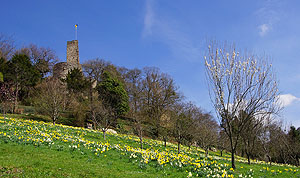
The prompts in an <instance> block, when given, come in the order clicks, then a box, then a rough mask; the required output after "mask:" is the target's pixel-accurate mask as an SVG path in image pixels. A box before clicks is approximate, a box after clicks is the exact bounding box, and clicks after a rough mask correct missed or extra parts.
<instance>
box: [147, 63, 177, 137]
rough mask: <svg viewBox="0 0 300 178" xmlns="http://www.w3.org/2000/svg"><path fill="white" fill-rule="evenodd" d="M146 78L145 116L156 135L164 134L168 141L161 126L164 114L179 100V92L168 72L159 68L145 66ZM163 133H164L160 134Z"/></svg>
mask: <svg viewBox="0 0 300 178" xmlns="http://www.w3.org/2000/svg"><path fill="white" fill-rule="evenodd" d="M144 72H145V78H144V79H143V81H142V85H143V89H144V92H143V96H142V100H143V101H144V103H143V105H144V110H145V113H146V114H145V116H146V117H147V118H148V121H149V123H150V124H151V126H152V134H153V136H154V137H156V138H157V137H158V136H160V135H161V136H162V137H163V140H164V141H165V143H166V137H167V135H166V134H163V133H167V132H162V131H164V130H163V129H162V127H161V124H162V119H163V117H162V116H166V117H168V116H167V115H166V114H167V112H168V110H169V108H170V107H171V106H172V104H174V103H175V102H176V100H178V98H179V94H178V92H177V87H176V86H175V83H174V81H173V79H172V78H171V77H170V76H168V75H167V74H164V73H161V72H160V71H159V70H158V69H157V68H144ZM160 133H162V134H160Z"/></svg>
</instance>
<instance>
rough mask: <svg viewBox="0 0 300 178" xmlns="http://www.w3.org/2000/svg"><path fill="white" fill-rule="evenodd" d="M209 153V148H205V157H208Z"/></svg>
mask: <svg viewBox="0 0 300 178" xmlns="http://www.w3.org/2000/svg"><path fill="white" fill-rule="evenodd" d="M207 155H208V148H206V149H205V157H206V158H207Z"/></svg>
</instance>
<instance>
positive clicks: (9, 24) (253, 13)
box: [0, 0, 300, 127]
mask: <svg viewBox="0 0 300 178" xmlns="http://www.w3.org/2000/svg"><path fill="white" fill-rule="evenodd" d="M1 6H2V8H1V14H2V17H3V18H2V22H1V28H0V33H3V34H6V35H13V38H14V39H15V41H16V45H17V47H22V46H24V45H27V44H29V43H33V44H37V45H39V46H44V47H50V48H52V49H54V50H55V51H56V54H57V56H58V57H59V58H60V60H61V61H65V60H66V59H65V58H66V42H67V41H69V40H73V39H74V38H75V31H74V25H75V24H78V40H79V48H80V49H79V54H80V61H81V62H84V61H85V60H87V59H93V58H96V57H99V58H102V59H105V60H109V61H111V62H112V63H114V64H116V65H119V66H124V67H127V68H134V67H138V68H142V67H144V66H155V67H159V68H160V69H161V71H163V72H166V73H169V74H170V75H171V76H172V77H173V78H174V79H175V81H176V83H177V84H178V86H179V87H180V91H182V92H183V93H184V94H185V96H186V98H187V100H190V101H193V102H194V103H196V104H197V105H198V106H200V107H202V108H203V109H204V110H206V111H211V112H214V111H213V108H212V105H211V103H210V99H209V96H208V91H207V85H206V81H205V73H204V64H203V56H204V55H205V49H206V48H205V44H206V41H207V40H209V39H216V40H218V41H229V42H234V43H235V44H236V46H237V48H239V49H242V50H245V49H246V50H247V51H252V52H254V53H256V54H259V55H263V54H266V55H268V56H270V57H271V58H272V61H273V67H274V69H275V71H276V75H277V78H278V80H279V82H280V85H279V89H280V91H281V94H282V95H281V99H282V101H283V103H284V105H285V109H284V110H283V112H282V113H281V117H282V119H283V121H284V124H286V125H290V124H293V125H295V126H297V127H300V118H299V117H298V116H299V115H300V89H299V87H300V60H299V56H300V1H297V0H284V1H283V0H282V1H281V0H243V1H241V0H226V1H224V0H210V1H199V0H186V1H182V0H127V1H124V0H109V1H107V0H106V1H104V0H97V1H96V0H94V1H93V0H91V1H75V0H73V1H71V0H51V1H40V0H27V1H21V0H19V1H16V0H10V1H3V2H1Z"/></svg>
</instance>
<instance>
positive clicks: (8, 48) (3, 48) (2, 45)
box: [0, 34, 15, 60]
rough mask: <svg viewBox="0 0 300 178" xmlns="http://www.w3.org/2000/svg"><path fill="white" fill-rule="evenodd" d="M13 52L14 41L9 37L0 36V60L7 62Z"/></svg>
mask: <svg viewBox="0 0 300 178" xmlns="http://www.w3.org/2000/svg"><path fill="white" fill-rule="evenodd" d="M14 51H15V44H14V40H13V39H12V37H10V36H6V35H4V34H0V58H4V59H5V60H9V59H10V58H11V57H12V55H13V54H14Z"/></svg>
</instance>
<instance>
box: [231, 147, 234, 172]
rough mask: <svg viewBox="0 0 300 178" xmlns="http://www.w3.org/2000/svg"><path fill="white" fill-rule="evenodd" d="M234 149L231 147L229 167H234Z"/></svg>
mask: <svg viewBox="0 0 300 178" xmlns="http://www.w3.org/2000/svg"><path fill="white" fill-rule="evenodd" d="M234 154H235V150H234V149H231V167H232V168H233V169H235V161H234Z"/></svg>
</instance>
